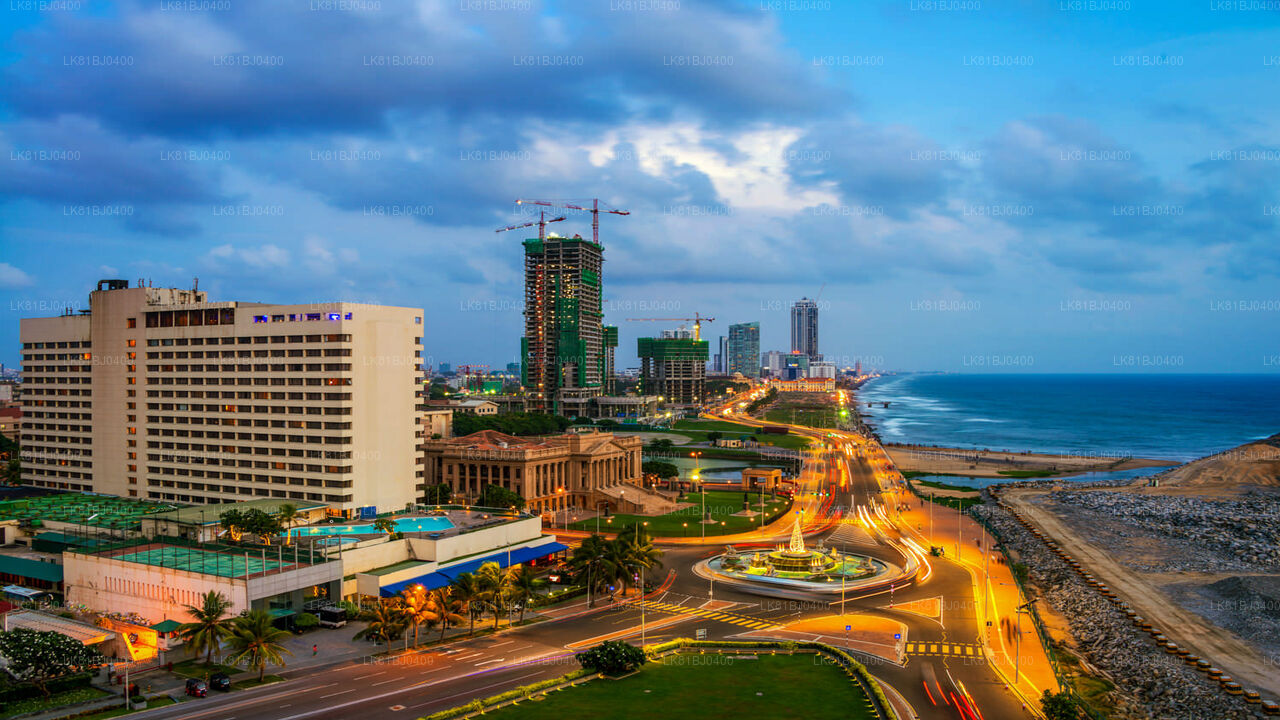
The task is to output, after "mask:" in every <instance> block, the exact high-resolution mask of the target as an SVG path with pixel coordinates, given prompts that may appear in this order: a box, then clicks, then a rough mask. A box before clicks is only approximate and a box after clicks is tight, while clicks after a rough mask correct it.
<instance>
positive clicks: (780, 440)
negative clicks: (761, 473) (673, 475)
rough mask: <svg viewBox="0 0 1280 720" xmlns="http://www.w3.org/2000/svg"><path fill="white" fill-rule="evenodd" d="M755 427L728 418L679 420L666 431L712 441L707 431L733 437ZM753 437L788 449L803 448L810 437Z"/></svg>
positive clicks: (745, 433) (696, 440) (751, 430)
mask: <svg viewBox="0 0 1280 720" xmlns="http://www.w3.org/2000/svg"><path fill="white" fill-rule="evenodd" d="M755 429H756V428H754V427H752V426H750V425H739V424H738V423H732V422H728V421H726V420H677V421H676V422H675V424H674V425H672V429H671V430H667V431H665V432H670V433H674V434H676V435H684V436H685V437H687V438H689V439H690V440H691V441H693V442H710V440H709V439H708V438H707V433H709V432H718V433H720V434H721V436H723V437H725V438H731V437H737V436H739V435H752V433H753V432H754V431H755ZM655 432H661V431H655ZM751 439H752V440H755V441H756V442H760V443H764V444H766V445H773V446H775V447H780V448H786V449H788V450H803V449H804V448H806V447H808V446H809V439H808V438H804V437H800V436H799V435H765V434H763V433H761V434H760V435H752V438H751Z"/></svg>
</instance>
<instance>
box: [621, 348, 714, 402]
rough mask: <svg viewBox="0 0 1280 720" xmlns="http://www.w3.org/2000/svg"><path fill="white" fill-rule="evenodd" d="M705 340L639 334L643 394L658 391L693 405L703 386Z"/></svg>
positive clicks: (666, 399) (668, 398)
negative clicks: (647, 336)
mask: <svg viewBox="0 0 1280 720" xmlns="http://www.w3.org/2000/svg"><path fill="white" fill-rule="evenodd" d="M708 346H709V343H708V342H707V341H706V340H694V339H692V338H665V337H664V338H640V339H639V340H638V342H637V348H636V351H637V352H636V354H637V355H639V356H640V385H641V388H642V392H641V394H643V395H659V396H661V397H662V398H663V400H664V402H666V403H668V404H675V405H697V404H699V403H701V402H702V401H703V399H704V398H705V395H706V387H707V354H708Z"/></svg>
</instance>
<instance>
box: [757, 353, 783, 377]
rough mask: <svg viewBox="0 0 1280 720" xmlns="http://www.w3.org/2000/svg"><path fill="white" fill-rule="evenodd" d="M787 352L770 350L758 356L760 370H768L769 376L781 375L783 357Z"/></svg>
mask: <svg viewBox="0 0 1280 720" xmlns="http://www.w3.org/2000/svg"><path fill="white" fill-rule="evenodd" d="M786 357H787V353H784V352H782V351H781V350H770V351H769V352H767V353H764V354H763V355H761V356H760V366H761V370H765V371H768V373H769V376H770V377H779V376H781V375H782V368H783V366H784V359H785V358H786Z"/></svg>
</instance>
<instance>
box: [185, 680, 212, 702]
mask: <svg viewBox="0 0 1280 720" xmlns="http://www.w3.org/2000/svg"><path fill="white" fill-rule="evenodd" d="M187 694H188V695H190V696H192V697H205V696H206V695H208V694H209V686H208V685H207V684H206V683H205V681H203V680H197V679H196V678H187Z"/></svg>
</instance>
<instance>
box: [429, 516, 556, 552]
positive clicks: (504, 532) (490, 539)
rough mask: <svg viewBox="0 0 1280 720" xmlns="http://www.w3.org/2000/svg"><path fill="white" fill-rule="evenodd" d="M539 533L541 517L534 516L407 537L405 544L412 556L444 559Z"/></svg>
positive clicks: (488, 548) (493, 547)
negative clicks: (462, 530) (442, 535)
mask: <svg viewBox="0 0 1280 720" xmlns="http://www.w3.org/2000/svg"><path fill="white" fill-rule="evenodd" d="M541 534H542V520H541V519H540V518H536V517H534V518H527V519H525V520H516V521H514V522H506V523H502V524H501V525H495V526H494V527H489V528H484V529H483V530H473V531H472V532H467V533H459V534H458V535H455V536H453V537H445V538H440V539H438V540H430V539H427V538H409V544H410V547H411V548H412V551H413V556H414V557H415V558H417V559H419V560H435V561H436V562H441V563H445V562H449V561H450V560H453V559H454V558H457V557H461V556H463V555H472V554H474V553H479V552H484V551H486V550H492V549H495V548H503V547H506V546H508V545H515V544H518V543H523V542H528V541H529V540H534V539H537V538H538V537H539V536H540V535H541Z"/></svg>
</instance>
